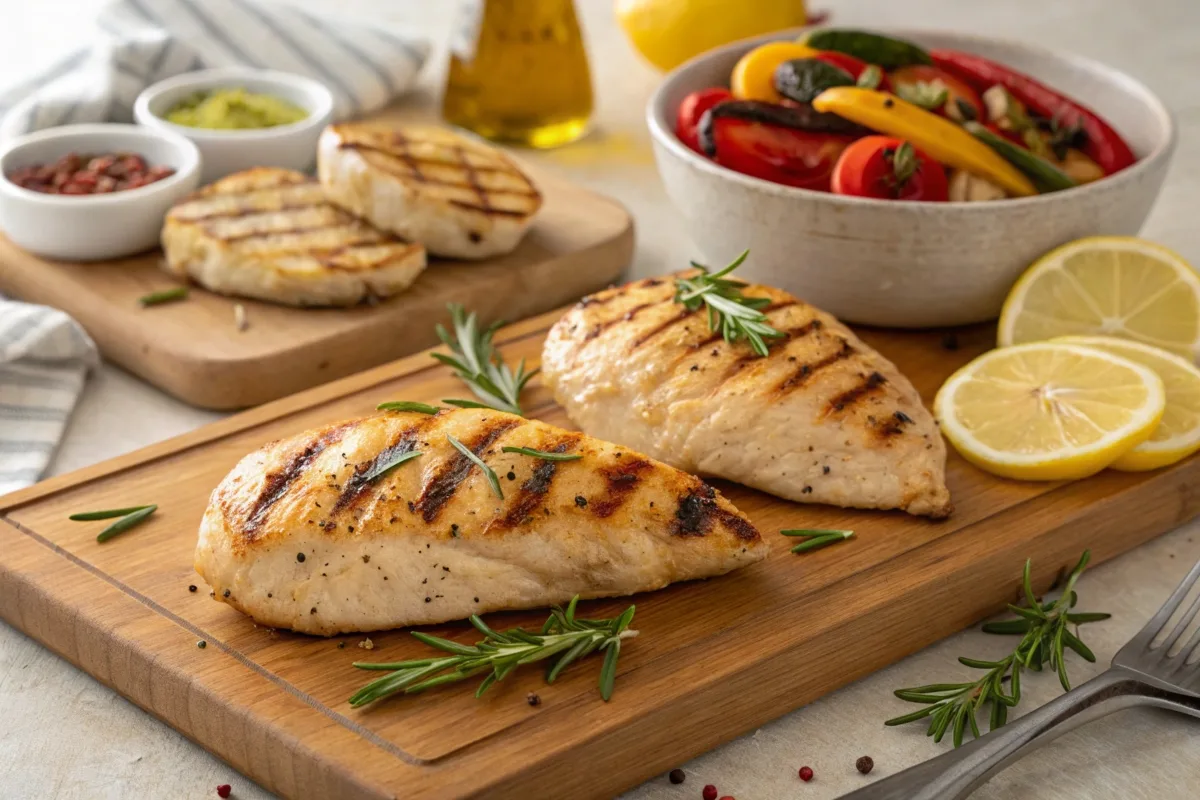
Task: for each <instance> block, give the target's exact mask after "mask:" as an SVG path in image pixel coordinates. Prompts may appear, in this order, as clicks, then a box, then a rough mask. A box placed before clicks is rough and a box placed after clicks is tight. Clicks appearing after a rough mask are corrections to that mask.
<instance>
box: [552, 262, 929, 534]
mask: <svg viewBox="0 0 1200 800" xmlns="http://www.w3.org/2000/svg"><path fill="white" fill-rule="evenodd" d="M744 292H745V294H747V295H749V296H754V297H767V298H769V299H770V301H771V302H770V305H769V306H767V307H766V308H765V309H764V312H765V313H766V315H767V317H768V319H769V321H770V322H771V324H772V326H773V327H775V328H776V329H777V330H779V331H782V332H783V334H784V336H783V337H781V338H778V339H769V340H767V341H768V344H769V345H770V351H769V354H768V355H767V356H766V357H760V356H758V355H756V354H755V353H754V352H753V351H752V350H751V349H750V346H749V345H748V344H746V343H745V342H744V341H743V342H738V343H737V344H729V343H728V342H726V341H725V340H724V339H723V338H722V337H721V335H720V334H719V333H713V332H712V331H710V330H709V327H708V323H707V319H706V313H705V311H704V310H703V308H701V309H699V310H697V311H688V310H687V309H686V308H684V307H683V306H682V305H679V304H677V303H675V302H674V285H673V281H671V280H670V279H659V278H651V279H648V280H643V281H638V282H635V283H631V284H628V285H626V286H621V287H617V288H613V289H608V290H606V291H603V292H600V293H598V294H595V295H592V296H590V297H586V298H584V299H583V301H582V302H580V303H579V304H578V305H577V306H576V307H575V308H573V309H572V310H571V311H569V312H567V314H566V315H565V316H563V318H562V319H561V320H559V321H558V323H556V324H555V325H554V327H553V328H552V329H551V331H550V334H549V336H548V337H547V339H546V344H545V349H544V351H543V354H542V369H543V377H544V380H545V381H546V383H547V385H548V386H549V387H550V388H551V390H552V391H553V392H554V397H555V399H556V400H557V401H558V403H559V404H560V405H562V406H563V407H564V408H565V409H566V410H567V413H568V414H569V415H570V417H571V419H572V420H574V421H575V423H576V424H577V425H579V426H580V427H581V428H582V429H583V430H584V431H586V432H587V433H589V434H591V435H592V436H598V437H600V438H603V439H610V440H612V441H615V442H620V443H621V444H624V445H627V446H629V447H632V448H634V449H635V450H638V451H640V452H644V453H647V454H649V455H650V457H652V458H657V459H659V460H661V461H665V462H666V463H668V464H671V465H673V466H675V467H678V468H679V469H683V470H687V471H688V472H694V473H697V474H699V475H710V476H715V477H720V478H727V479H729V480H732V481H737V482H738V483H743V484H745V485H747V486H752V487H754V488H756V489H761V490H762V491H765V492H769V493H771V494H774V495H778V496H779V497H783V498H786V499H788V500H795V501H798V502H805V503H828V504H831V505H837V506H847V507H852V508H899V509H903V510H905V511H908V512H909V513H912V514H919V515H927V516H931V517H945V516H946V515H948V514H949V513H950V511H951V508H952V507H951V505H950V493H949V491H948V490H947V489H946V478H945V462H946V449H945V445H944V444H943V442H942V437H941V435H940V433H939V432H938V429H937V425H936V423H935V422H934V420H933V417H932V415H930V413H929V412H928V411H927V410H926V409H925V407H924V406H923V405H922V404H921V398H920V397H919V396H918V394H917V392H916V390H915V389H914V388H913V386H912V384H911V383H909V381H908V379H906V378H905V377H904V376H903V375H902V374H900V372H899V370H897V369H896V367H895V366H893V365H892V364H891V363H890V362H889V361H888V360H887V359H885V358H883V356H881V355H879V353H877V352H875V351H874V350H872V349H871V348H870V347H868V346H867V345H865V344H864V343H863V342H862V341H861V340H860V339H859V338H858V337H857V336H855V335H854V334H853V333H852V332H851V331H850V329H849V328H847V327H846V326H844V325H842V324H841V323H840V322H838V321H837V320H836V319H835V318H834V317H832V316H831V315H829V314H826V313H825V312H823V311H821V310H820V309H817V308H814V307H813V306H810V305H808V304H807V303H804V302H801V301H800V300H797V299H796V298H795V297H793V296H792V295H790V294H788V293H787V292H784V291H781V290H779V289H772V288H769V287H765V286H755V285H751V286H747V287H746V288H745V289H744Z"/></svg>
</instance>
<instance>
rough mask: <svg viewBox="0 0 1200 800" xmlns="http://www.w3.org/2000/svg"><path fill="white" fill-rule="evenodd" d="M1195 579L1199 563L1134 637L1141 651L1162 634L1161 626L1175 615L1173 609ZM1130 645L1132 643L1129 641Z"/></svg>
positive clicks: (1198, 575)
mask: <svg viewBox="0 0 1200 800" xmlns="http://www.w3.org/2000/svg"><path fill="white" fill-rule="evenodd" d="M1197 579H1200V561H1197V562H1196V564H1195V566H1193V567H1192V569H1191V571H1190V572H1188V574H1187V576H1185V577H1184V579H1183V580H1182V581H1180V582H1179V586H1177V587H1176V588H1175V591H1174V592H1172V593H1171V596H1170V597H1168V598H1167V602H1165V603H1163V606H1162V608H1160V609H1159V610H1158V613H1157V614H1155V615H1154V616H1153V617H1151V618H1150V621H1149V622H1147V623H1146V625H1145V626H1144V627H1143V628H1142V629H1141V630H1140V631H1139V632H1138V634H1137V636H1135V637H1134V641H1139V642H1140V644H1141V647H1142V648H1143V649H1149V647H1150V642H1152V641H1154V637H1155V636H1157V635H1158V634H1159V633H1161V632H1162V629H1163V626H1165V625H1166V624H1167V621H1168V620H1170V619H1171V615H1172V614H1174V613H1175V609H1177V608H1179V604H1180V603H1181V602H1183V598H1184V597H1186V596H1187V593H1188V592H1189V591H1191V589H1192V587H1193V586H1195V585H1196V580H1197ZM1130 644H1133V642H1132V641H1131V642H1130Z"/></svg>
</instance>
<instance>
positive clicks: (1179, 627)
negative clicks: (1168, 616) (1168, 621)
mask: <svg viewBox="0 0 1200 800" xmlns="http://www.w3.org/2000/svg"><path fill="white" fill-rule="evenodd" d="M1196 612H1200V597H1197V598H1196V599H1195V600H1193V601H1192V604H1191V605H1190V606H1188V610H1187V611H1186V612H1184V615H1183V616H1182V617H1180V618H1179V622H1178V623H1177V624H1176V625H1175V630H1173V631H1171V635H1170V636H1168V637H1167V638H1166V639H1164V640H1163V643H1162V649H1163V652H1164V653H1167V652H1170V650H1171V648H1172V647H1174V646H1175V643H1176V642H1177V641H1179V637H1181V636H1183V632H1184V630H1185V629H1186V628H1187V626H1188V625H1190V624H1192V620H1194V619H1195V618H1196ZM1195 638H1196V637H1195V636H1192V639H1195Z"/></svg>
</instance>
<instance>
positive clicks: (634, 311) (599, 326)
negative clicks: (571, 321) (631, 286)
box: [583, 303, 658, 342]
mask: <svg viewBox="0 0 1200 800" xmlns="http://www.w3.org/2000/svg"><path fill="white" fill-rule="evenodd" d="M656 305H658V303H642V304H640V305H636V306H634V307H633V308H631V309H629V310H628V311H626V312H625V313H624V314H622V315H621V316H619V317H613V318H612V319H607V320H605V321H604V322H598V323H596V324H595V325H593V326H592V328H591V330H589V331H588V332H587V334H586V335H585V336H584V337H583V340H584V341H585V342H590V341H591V340H592V339H595V338H596V337H597V336H599V335H600V334H602V333H604V332H605V331H606V330H608V329H609V328H611V327H612V326H613V325H616V324H617V323H618V322H629V321H631V320H632V319H633V318H634V317H636V316H637V315H638V312H639V311H642V310H644V309H647V308H650V307H651V306H656Z"/></svg>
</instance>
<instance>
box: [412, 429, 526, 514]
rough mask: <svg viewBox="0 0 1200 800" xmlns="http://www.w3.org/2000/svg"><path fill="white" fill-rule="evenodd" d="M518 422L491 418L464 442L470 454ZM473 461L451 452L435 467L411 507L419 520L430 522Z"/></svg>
mask: <svg viewBox="0 0 1200 800" xmlns="http://www.w3.org/2000/svg"><path fill="white" fill-rule="evenodd" d="M519 425H521V422H520V421H518V420H492V421H490V422H488V426H487V427H485V428H484V429H483V430H482V431H481V432H480V433H479V435H478V436H476V437H475V440H474V441H472V442H470V443H467V442H463V444H465V445H466V446H467V449H469V450H470V451H471V452H472V453H474V454H475V455H479V454H480V453H482V452H483V451H484V450H486V449H488V448H489V447H491V446H492V444H493V443H495V441H496V440H497V439H499V438H500V437H501V436H503V435H504V434H505V433H507V432H508V431H510V430H512V429H513V428H516V427H518V426H519ZM474 466H475V463H474V462H473V461H471V459H469V458H467V457H466V456H464V455H463V454H462V453H460V452H458V451H457V450H456V451H455V453H454V455H453V456H452V457H451V458H450V459H449V460H448V461H446V462H445V463H444V464H442V466H441V467H439V468H438V471H437V472H436V473H435V474H434V475H433V477H432V478H430V480H429V482H428V483H426V484H425V485H424V486H423V487H422V488H421V496H420V497H418V498H417V501H416V503H414V510H416V511H419V512H421V519H423V520H425V521H426V522H433V521H434V520H435V519H437V516H438V514H439V513H440V512H441V510H442V508H443V507H444V506H445V505H446V503H448V502H449V501H450V499H451V498H452V497H454V493H455V492H457V491H458V487H459V484H461V483H462V482H463V481H464V480H466V477H467V475H469V474H470V473H471V469H472V468H474Z"/></svg>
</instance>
